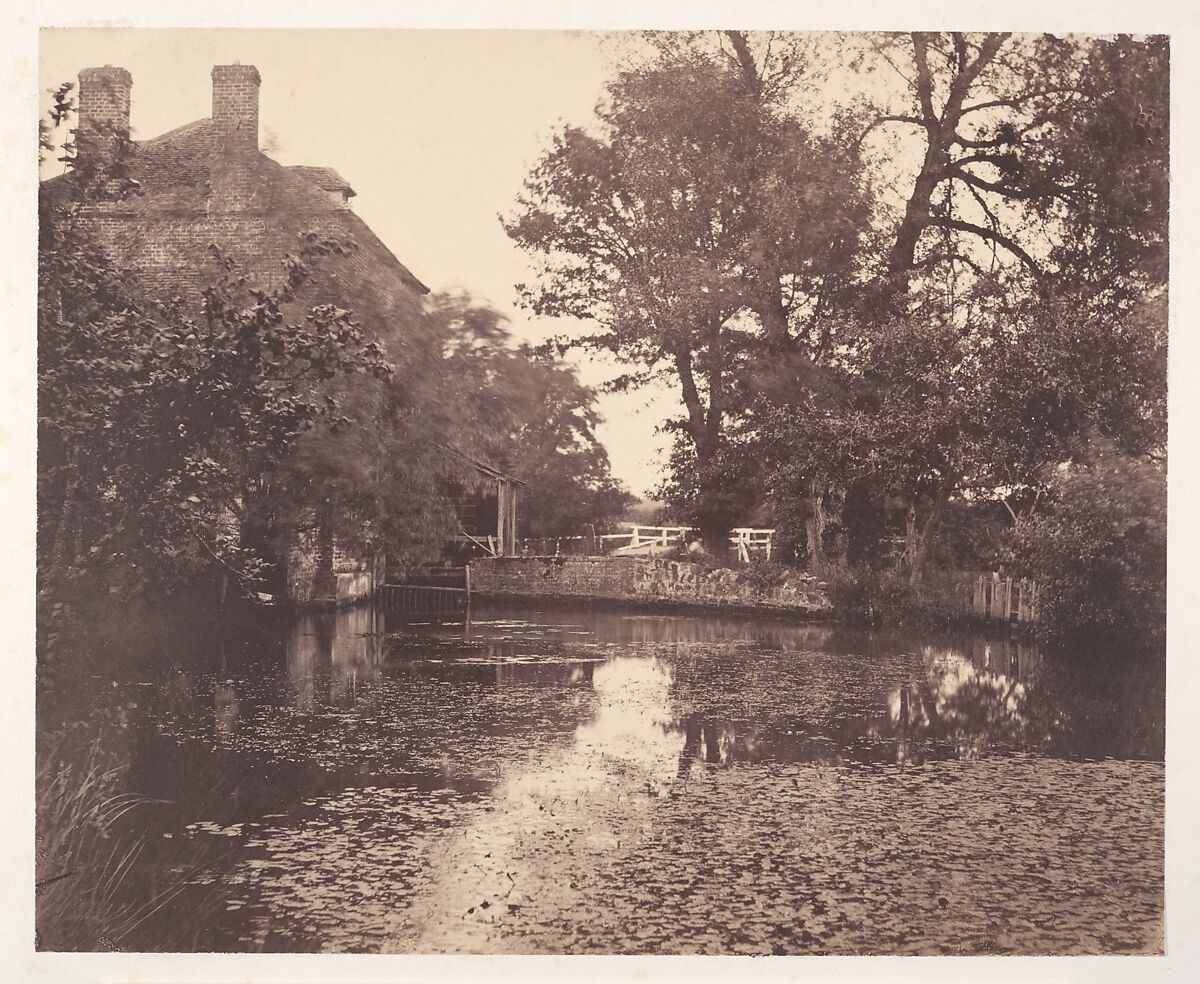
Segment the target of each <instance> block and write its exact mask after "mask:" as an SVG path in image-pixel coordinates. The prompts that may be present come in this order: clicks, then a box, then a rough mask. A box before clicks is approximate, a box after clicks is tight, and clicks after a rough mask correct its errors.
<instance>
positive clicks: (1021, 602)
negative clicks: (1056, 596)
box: [971, 574, 1038, 622]
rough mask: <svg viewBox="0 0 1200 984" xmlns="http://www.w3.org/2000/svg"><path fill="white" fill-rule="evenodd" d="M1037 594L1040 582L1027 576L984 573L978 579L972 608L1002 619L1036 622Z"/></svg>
mask: <svg viewBox="0 0 1200 984" xmlns="http://www.w3.org/2000/svg"><path fill="white" fill-rule="evenodd" d="M1037 595H1038V589H1037V585H1036V584H1035V583H1034V582H1032V581H1030V580H1027V579H1026V578H1020V579H1017V578H1013V577H1001V576H1000V575H999V574H981V575H980V576H979V577H977V578H976V579H975V588H974V591H973V592H972V594H971V611H972V612H973V613H974V614H975V615H977V616H979V617H980V618H987V619H998V620H1000V621H1002V622H1036V621H1037Z"/></svg>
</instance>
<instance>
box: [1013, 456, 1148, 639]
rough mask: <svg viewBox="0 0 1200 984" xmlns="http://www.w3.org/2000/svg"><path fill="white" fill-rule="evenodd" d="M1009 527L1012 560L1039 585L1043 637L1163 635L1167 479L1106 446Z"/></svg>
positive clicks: (1061, 478) (1100, 637) (1061, 480)
mask: <svg viewBox="0 0 1200 984" xmlns="http://www.w3.org/2000/svg"><path fill="white" fill-rule="evenodd" d="M1053 491H1054V497H1053V500H1052V502H1051V505H1050V507H1049V508H1048V509H1047V510H1046V511H1045V512H1043V513H1040V514H1036V515H1034V516H1033V517H1031V518H1027V519H1025V520H1023V521H1022V522H1021V523H1019V524H1018V526H1017V563H1018V565H1019V567H1020V570H1021V572H1022V573H1024V574H1026V575H1027V576H1029V577H1032V578H1033V579H1035V580H1036V581H1037V583H1038V590H1039V597H1038V609H1039V631H1040V633H1041V634H1042V635H1043V637H1045V638H1046V639H1047V640H1049V641H1059V642H1070V643H1073V644H1089V645H1095V644H1101V645H1103V646H1106V647H1110V648H1115V647H1123V648H1134V649H1146V648H1151V649H1153V648H1159V647H1161V646H1162V644H1163V641H1164V639H1165V634H1166V588H1167V570H1166V561H1167V514H1166V509H1167V503H1166V475H1165V474H1164V473H1163V472H1162V471H1161V470H1160V469H1159V468H1157V467H1156V466H1154V465H1153V464H1150V463H1148V462H1145V461H1141V460H1135V459H1131V458H1128V457H1124V456H1122V455H1119V454H1117V453H1115V452H1113V451H1111V450H1103V451H1100V452H1098V453H1097V452H1094V453H1093V459H1092V460H1091V461H1090V462H1088V463H1087V464H1085V465H1082V466H1076V467H1073V468H1072V469H1071V470H1070V471H1068V472H1065V473H1064V474H1062V475H1061V476H1060V477H1059V479H1058V481H1057V482H1056V487H1055V488H1054V490H1053Z"/></svg>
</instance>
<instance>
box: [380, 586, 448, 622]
mask: <svg viewBox="0 0 1200 984" xmlns="http://www.w3.org/2000/svg"><path fill="white" fill-rule="evenodd" d="M375 594H376V598H377V599H378V601H379V602H380V604H381V605H382V606H383V609H384V611H393V612H420V613H422V614H428V615H451V614H459V613H460V612H465V611H466V610H467V601H468V598H467V589H466V588H434V587H429V586H428V585H424V584H383V585H380V586H379V588H378V589H377V590H376V593H375Z"/></svg>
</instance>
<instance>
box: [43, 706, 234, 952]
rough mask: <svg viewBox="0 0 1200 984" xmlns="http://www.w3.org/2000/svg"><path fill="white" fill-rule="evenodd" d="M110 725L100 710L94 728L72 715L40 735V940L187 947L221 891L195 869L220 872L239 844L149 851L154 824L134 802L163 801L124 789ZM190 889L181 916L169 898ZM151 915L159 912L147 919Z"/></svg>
mask: <svg viewBox="0 0 1200 984" xmlns="http://www.w3.org/2000/svg"><path fill="white" fill-rule="evenodd" d="M113 730H115V729H113V728H112V725H111V722H109V723H108V724H107V726H106V724H105V719H103V717H102V720H101V723H100V724H99V727H98V728H97V723H96V721H95V720H92V721H88V722H77V723H75V724H72V725H68V726H66V727H63V728H62V729H60V730H58V731H56V732H54V733H52V734H50V735H46V736H41V737H39V741H38V750H37V755H38V761H37V827H36V830H37V866H36V872H37V873H36V889H35V891H36V929H37V946H38V948H39V949H43V950H62V951H85V952H86V951H96V950H123V949H137V950H159V951H171V950H194V949H196V948H197V947H198V945H199V939H200V936H201V934H202V933H203V932H204V927H205V925H206V924H207V922H208V921H209V919H210V918H211V917H212V915H213V914H214V913H215V912H216V911H217V910H219V909H220V908H222V907H223V905H224V903H225V901H226V900H227V896H228V893H227V890H226V889H225V888H224V886H222V885H221V884H213V885H211V886H208V887H205V888H203V889H197V888H196V887H195V885H194V883H193V881H192V879H193V876H194V875H196V874H197V873H198V872H199V871H201V870H202V869H208V870H210V871H217V872H221V871H223V870H224V869H225V868H226V867H227V866H228V863H229V862H230V860H231V859H232V858H233V857H234V855H235V854H236V850H225V851H221V850H220V849H217V848H214V847H213V846H212V845H202V846H198V845H196V844H194V843H192V842H191V841H183V842H180V841H178V840H176V841H173V842H172V843H173V844H175V845H177V846H176V847H175V848H174V850H173V851H171V852H169V856H163V855H162V853H161V847H160V849H159V850H158V851H154V852H151V851H148V850H147V847H148V846H149V844H150V838H151V837H155V836H156V835H157V834H158V833H160V831H157V830H153V831H151V830H147V829H145V826H144V824H140V823H139V817H138V811H142V810H145V809H146V808H147V807H149V806H151V805H152V804H161V803H163V802H164V801H162V800H156V799H152V798H150V797H147V796H141V795H137V794H134V793H127V792H122V791H121V787H122V786H123V785H124V783H125V773H126V771H127V767H126V765H125V764H124V763H123V762H122V761H121V757H120V754H119V751H118V749H119V747H120V744H119V742H120V739H119V738H117V737H116V736H115V735H114V734H113V733H112V731H113ZM139 826H141V827H142V829H139ZM156 839H157V838H156ZM155 855H157V856H155ZM189 888H191V894H190V895H189V896H188V897H187V898H186V899H185V900H184V903H185V904H186V906H187V916H186V918H184V917H181V916H178V915H177V914H175V913H173V912H172V911H171V910H170V908H169V907H170V906H171V905H172V903H174V902H176V900H178V899H179V897H180V896H181V895H182V894H183V893H184V892H185V891H186V890H188V889H189ZM164 910H165V912H164ZM155 916H163V917H165V918H160V919H158V920H157V923H156V924H153V925H151V920H153V919H154V917H155Z"/></svg>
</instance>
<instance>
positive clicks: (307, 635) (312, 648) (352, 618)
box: [287, 607, 383, 712]
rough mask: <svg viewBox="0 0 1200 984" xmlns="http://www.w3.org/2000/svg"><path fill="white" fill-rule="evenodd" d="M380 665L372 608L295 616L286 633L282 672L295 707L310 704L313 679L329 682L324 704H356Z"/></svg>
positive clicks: (377, 618) (377, 620) (378, 620)
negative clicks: (284, 660) (285, 668)
mask: <svg viewBox="0 0 1200 984" xmlns="http://www.w3.org/2000/svg"><path fill="white" fill-rule="evenodd" d="M382 666H383V631H382V615H381V614H380V613H378V612H377V611H376V610H375V609H374V608H373V607H370V608H368V607H360V608H348V609H342V610H340V611H338V612H336V613H322V614H307V615H300V616H298V617H297V618H296V620H295V621H294V622H293V624H292V626H291V629H290V630H289V632H288V642H287V675H288V682H289V684H290V687H291V691H292V695H293V702H294V705H295V707H296V708H297V710H301V711H307V712H311V711H313V710H314V709H315V707H316V706H317V693H316V687H317V685H318V682H323V683H325V684H326V685H327V686H328V702H329V703H332V704H334V705H337V706H339V707H353V706H355V704H356V703H357V702H358V701H359V699H360V697H361V696H364V695H368V694H369V693H370V684H372V683H374V682H376V681H378V679H379V675H380V672H381V669H382ZM322 696H324V695H322Z"/></svg>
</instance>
